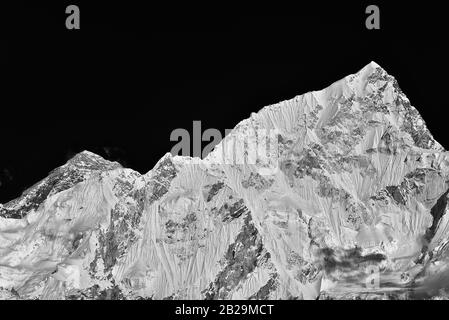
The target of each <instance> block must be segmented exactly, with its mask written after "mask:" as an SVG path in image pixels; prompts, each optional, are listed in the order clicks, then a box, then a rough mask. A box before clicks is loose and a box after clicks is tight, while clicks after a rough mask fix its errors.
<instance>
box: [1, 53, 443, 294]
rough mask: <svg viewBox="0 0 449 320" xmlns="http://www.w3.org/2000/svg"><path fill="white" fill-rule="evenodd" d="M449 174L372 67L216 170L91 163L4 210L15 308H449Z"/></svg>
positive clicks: (61, 172)
mask: <svg viewBox="0 0 449 320" xmlns="http://www.w3.org/2000/svg"><path fill="white" fill-rule="evenodd" d="M266 137H269V139H265V138H266ZM448 172H449V162H448V153H447V152H446V151H445V150H444V149H443V148H442V146H441V145H440V144H439V143H438V142H436V141H435V140H434V139H433V137H432V135H431V133H430V132H429V131H428V130H427V128H426V125H425V123H424V121H423V119H422V118H421V117H420V115H419V113H418V112H417V111H416V109H415V108H414V107H413V106H411V104H410V102H409V100H408V99H407V97H406V96H405V95H404V93H403V92H402V91H401V90H400V88H399V86H398V84H397V82H396V80H395V79H394V78H393V77H392V76H390V75H388V74H387V73H386V71H385V70H383V69H382V68H381V67H380V66H379V65H377V64H376V63H374V62H372V63H370V64H368V65H367V66H365V67H364V68H363V69H362V70H361V71H359V72H358V73H356V74H353V75H350V76H348V77H346V78H344V79H342V80H340V81H338V82H336V83H334V84H332V85H331V86H330V87H328V88H326V89H324V90H321V91H314V92H309V93H306V94H304V95H301V96H297V97H295V98H293V99H291V100H288V101H283V102H281V103H278V104H275V105H271V106H268V107H265V108H264V109H262V110H261V111H259V112H258V113H257V114H256V113H254V114H252V115H251V117H250V118H249V119H247V120H244V121H242V122H240V123H239V124H238V125H237V126H236V127H235V129H234V130H233V131H232V132H231V133H230V134H229V135H228V136H226V137H225V138H224V139H223V141H222V142H221V143H220V144H219V145H217V146H216V148H215V149H214V150H213V151H212V152H211V153H210V154H209V156H207V157H206V158H205V159H203V160H200V159H195V158H188V157H180V156H172V155H170V154H167V155H165V156H164V157H163V158H162V159H161V160H160V161H159V162H158V163H157V164H156V166H155V167H154V168H153V169H152V170H150V171H149V172H148V173H147V174H144V175H141V174H139V173H138V172H135V171H133V170H131V169H126V168H122V167H121V166H120V165H119V164H118V163H113V162H109V161H106V160H104V159H102V158H101V157H99V156H97V155H95V154H92V153H89V152H83V153H81V154H79V155H77V156H76V157H74V158H73V159H72V160H70V161H69V162H68V163H67V164H66V165H64V166H62V167H60V168H58V169H56V170H54V171H53V172H52V173H50V175H49V176H48V177H47V178H46V179H44V180H42V181H41V182H39V183H38V184H36V185H35V186H33V187H32V188H30V189H29V190H27V191H26V192H25V193H24V194H23V195H22V197H20V198H19V199H18V200H15V201H13V202H10V203H7V204H5V205H0V297H1V298H3V299H316V298H320V299H327V298H344V299H347V298H387V299H393V298H394V299H397V298H404V299H407V298H412V299H418V298H435V297H445V296H446V292H445V290H446V288H447V287H449V269H448V266H449V261H448V260H449V251H448V249H447V247H448V246H447V244H448V243H449V239H448V238H449V225H448V222H449V217H448V215H447V214H446V212H447V207H448V197H449V196H448V192H449V185H448V179H447V178H448Z"/></svg>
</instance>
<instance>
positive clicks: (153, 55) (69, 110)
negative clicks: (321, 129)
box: [0, 1, 449, 202]
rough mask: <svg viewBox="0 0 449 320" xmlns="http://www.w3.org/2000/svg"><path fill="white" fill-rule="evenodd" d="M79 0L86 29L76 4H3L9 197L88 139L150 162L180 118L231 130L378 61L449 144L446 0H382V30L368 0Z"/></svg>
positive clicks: (3, 163) (3, 164) (138, 163)
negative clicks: (163, 0)
mask: <svg viewBox="0 0 449 320" xmlns="http://www.w3.org/2000/svg"><path fill="white" fill-rule="evenodd" d="M71 3H73V4H79V6H80V11H81V30H67V29H66V28H65V18H66V14H65V6H66V5H67V4H68V3H66V4H59V5H53V6H52V5H37V4H32V5H31V4H29V5H25V4H23V5H18V6H16V7H15V8H13V9H10V11H9V12H8V13H9V14H8V18H9V19H7V25H6V27H4V28H3V30H6V50H3V52H2V55H1V58H2V59H1V60H2V62H1V63H2V64H1V67H2V69H3V70H5V72H3V73H2V75H1V76H2V77H3V78H4V79H5V80H6V81H5V82H6V83H7V84H6V85H4V86H2V91H3V92H2V94H1V96H2V103H1V107H2V117H1V125H0V134H1V137H2V148H1V155H0V181H1V185H0V202H6V201H8V200H11V199H13V198H15V197H17V196H18V195H19V194H20V193H21V192H22V191H23V190H24V189H25V188H26V187H28V186H30V185H32V184H33V183H35V182H37V181H38V180H40V179H42V178H44V177H45V176H46V175H47V173H48V172H49V171H50V170H52V169H54V168H55V167H57V166H59V165H62V164H63V163H64V162H65V161H66V160H67V159H68V158H69V157H70V156H71V155H73V154H74V153H76V152H79V151H82V150H85V149H87V150H90V151H93V152H96V153H98V154H100V155H102V156H104V157H106V158H109V159H112V160H119V161H120V162H122V163H123V164H125V165H126V166H128V167H131V168H133V169H136V170H138V171H139V172H142V173H144V172H147V171H148V170H150V169H151V168H152V167H153V166H154V164H155V163H156V161H157V160H158V159H159V158H160V157H161V156H163V155H164V154H165V153H166V152H169V151H170V149H171V147H172V146H173V145H174V143H173V142H170V139H169V137H170V132H171V131H172V130H173V129H175V128H186V129H188V130H189V131H191V130H192V129H191V128H192V121H193V120H201V121H202V124H203V129H207V128H217V129H219V130H221V131H222V132H224V130H225V129H226V128H232V127H234V126H235V125H236V124H237V123H238V122H239V121H241V120H242V119H245V118H247V117H248V116H249V115H250V113H251V112H255V111H257V110H259V109H260V108H262V107H263V106H265V105H268V104H272V103H276V102H279V101H281V100H285V99H289V98H292V97H294V96H295V95H298V94H302V93H305V92H307V91H311V90H317V89H323V88H325V87H326V86H328V85H330V84H331V83H332V82H334V81H336V80H339V79H340V78H342V77H344V76H346V75H348V74H350V73H353V72H356V71H358V70H359V69H361V68H362V67H363V66H364V65H366V64H367V63H369V62H370V61H371V60H374V61H376V62H377V63H379V64H380V65H381V66H382V67H383V68H384V69H386V70H387V71H388V72H389V73H390V74H392V75H394V76H395V77H396V78H397V79H398V81H399V84H400V86H401V88H402V90H403V91H404V92H405V93H406V95H407V96H408V97H409V99H410V100H411V102H412V104H413V105H414V106H415V107H416V108H417V109H418V110H419V112H420V113H421V115H422V116H423V118H424V120H425V121H426V123H427V125H428V127H429V129H430V130H431V132H432V133H433V135H434V137H435V138H436V139H437V140H438V141H439V142H440V143H441V144H443V146H444V147H446V148H449V136H448V135H447V134H446V128H447V118H446V112H445V110H446V109H447V108H448V102H447V99H446V98H445V94H446V92H447V88H446V86H447V80H446V74H448V66H447V63H446V59H447V57H448V49H447V45H446V44H447V38H448V37H447V35H448V33H447V31H448V28H447V22H446V20H445V17H444V13H445V11H444V9H443V8H442V7H438V6H436V5H433V6H429V7H424V6H423V5H422V4H420V5H419V6H418V5H417V4H416V5H413V4H412V3H407V2H404V3H402V4H400V3H396V5H395V6H391V5H389V6H386V5H385V4H382V3H378V5H379V7H380V14H381V29H380V30H367V29H366V28H365V19H366V17H367V15H366V14H365V8H366V6H367V5H368V4H370V3H366V2H365V3H362V2H357V3H356V2H354V4H352V5H351V4H346V5H336V4H334V5H332V6H331V5H326V4H323V3H321V2H320V3H318V2H317V3H315V4H314V5H308V6H305V5H300V6H298V7H294V8H292V7H291V8H288V9H285V8H284V11H278V10H277V8H276V10H275V9H273V8H258V7H253V8H251V10H250V11H249V10H247V9H248V8H239V7H232V8H231V7H229V8H228V7H218V6H217V7H214V8H212V7H200V6H197V7H190V8H188V7H178V6H177V5H174V4H173V5H172V7H170V8H167V7H165V8H159V7H156V6H152V7H138V6H130V5H126V2H124V3H123V4H121V5H120V4H115V5H110V4H107V3H106V4H103V5H101V6H100V5H99V6H97V7H94V6H93V5H92V4H88V3H87V2H86V3H84V2H83V3H79V2H76V1H72V2H71ZM374 4H376V3H374ZM243 9H246V10H244V11H243Z"/></svg>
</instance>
